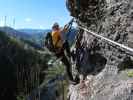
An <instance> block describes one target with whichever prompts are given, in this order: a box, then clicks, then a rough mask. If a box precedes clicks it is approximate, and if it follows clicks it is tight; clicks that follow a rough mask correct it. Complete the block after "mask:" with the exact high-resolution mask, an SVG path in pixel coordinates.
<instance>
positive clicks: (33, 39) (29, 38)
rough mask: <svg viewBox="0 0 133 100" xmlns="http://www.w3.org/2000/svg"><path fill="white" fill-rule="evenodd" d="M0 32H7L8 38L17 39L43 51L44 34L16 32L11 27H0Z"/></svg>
mask: <svg viewBox="0 0 133 100" xmlns="http://www.w3.org/2000/svg"><path fill="white" fill-rule="evenodd" d="M0 31H2V32H5V33H6V34H7V35H8V36H10V37H14V38H16V39H19V40H21V41H23V42H25V43H27V44H28V45H30V46H32V47H34V48H35V49H42V47H43V46H42V45H41V43H42V41H41V40H40V39H42V40H43V34H41V33H38V34H34V35H33V34H29V33H26V32H20V31H18V30H15V29H13V28H11V27H0Z"/></svg>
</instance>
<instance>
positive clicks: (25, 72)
mask: <svg viewBox="0 0 133 100" xmlns="http://www.w3.org/2000/svg"><path fill="white" fill-rule="evenodd" d="M44 58H45V59H44ZM48 59H49V56H48V55H42V54H39V53H38V52H36V51H35V50H34V49H30V48H25V44H24V43H21V41H18V40H17V39H16V38H11V37H8V36H7V34H5V33H4V32H1V31H0V80H1V83H0V84H1V85H0V93H1V94H2V95H0V99H1V100H16V95H21V94H22V95H26V94H28V93H30V92H31V91H32V89H34V88H36V87H37V86H38V85H39V84H40V83H41V82H42V81H43V80H44V76H45V75H44V73H43V71H44V70H45V69H47V61H48ZM38 80H39V81H38ZM33 83H34V84H33ZM20 93H21V94H20Z"/></svg>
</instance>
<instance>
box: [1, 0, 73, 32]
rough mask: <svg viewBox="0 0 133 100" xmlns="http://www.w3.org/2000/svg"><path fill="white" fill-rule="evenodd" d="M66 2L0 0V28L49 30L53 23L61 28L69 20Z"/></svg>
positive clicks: (51, 0)
mask: <svg viewBox="0 0 133 100" xmlns="http://www.w3.org/2000/svg"><path fill="white" fill-rule="evenodd" d="M65 1H66V0H0V26H3V25H4V18H5V17H4V16H7V25H9V26H12V27H14V26H13V19H15V22H16V23H15V28H17V29H18V28H34V29H38V28H41V29H49V28H51V26H52V24H53V23H54V22H58V23H59V24H60V25H61V26H63V25H64V24H66V23H67V22H68V21H69V20H70V19H71V17H70V14H69V12H68V10H67V9H66V5H65Z"/></svg>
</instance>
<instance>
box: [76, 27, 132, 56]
mask: <svg viewBox="0 0 133 100" xmlns="http://www.w3.org/2000/svg"><path fill="white" fill-rule="evenodd" d="M78 27H79V28H81V29H83V30H84V31H86V32H88V33H90V34H92V35H93V36H96V37H98V38H101V39H102V40H105V41H107V42H109V43H112V44H114V45H116V46H119V47H120V48H123V49H125V50H127V51H129V52H132V53H133V49H132V48H130V47H128V46H125V45H123V44H120V43H117V42H115V41H113V40H111V39H108V38H106V37H104V36H101V35H98V34H96V33H94V32H92V31H90V30H88V29H86V28H84V27H83V26H78ZM130 55H132V54H130Z"/></svg>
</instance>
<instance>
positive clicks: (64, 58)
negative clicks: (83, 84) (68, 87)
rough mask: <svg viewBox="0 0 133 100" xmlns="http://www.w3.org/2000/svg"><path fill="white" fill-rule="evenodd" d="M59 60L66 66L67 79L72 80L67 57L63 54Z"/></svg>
mask: <svg viewBox="0 0 133 100" xmlns="http://www.w3.org/2000/svg"><path fill="white" fill-rule="evenodd" d="M61 61H62V62H63V63H64V65H65V66H66V72H67V75H68V78H69V80H71V81H74V80H73V76H72V72H71V65H70V63H69V61H68V59H67V57H65V56H63V57H62V59H61Z"/></svg>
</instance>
